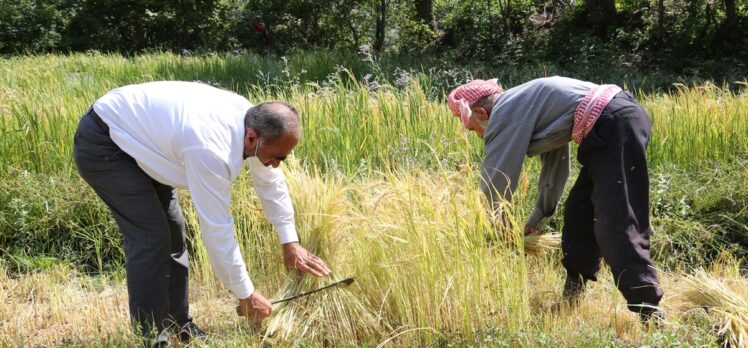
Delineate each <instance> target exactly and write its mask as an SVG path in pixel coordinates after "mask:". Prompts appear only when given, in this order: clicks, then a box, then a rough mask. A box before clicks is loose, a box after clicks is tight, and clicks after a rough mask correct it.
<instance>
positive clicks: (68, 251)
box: [0, 52, 748, 271]
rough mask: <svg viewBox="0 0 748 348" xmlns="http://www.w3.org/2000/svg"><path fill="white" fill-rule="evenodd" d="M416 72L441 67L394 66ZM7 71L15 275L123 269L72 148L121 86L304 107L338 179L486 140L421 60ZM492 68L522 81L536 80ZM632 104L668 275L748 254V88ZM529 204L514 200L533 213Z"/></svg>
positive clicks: (450, 167)
mask: <svg viewBox="0 0 748 348" xmlns="http://www.w3.org/2000/svg"><path fill="white" fill-rule="evenodd" d="M418 63H424V64H428V65H434V66H442V67H447V68H445V69H430V70H423V69H421V70H415V69H403V68H398V65H399V64H404V65H405V66H407V65H408V64H411V66H417V64H418ZM337 64H344V65H345V66H347V67H350V69H343V68H342V67H340V66H337ZM0 70H2V71H6V72H9V73H8V74H6V75H3V76H2V77H0V85H2V86H3V87H2V88H0V134H2V136H1V137H0V178H1V179H2V180H0V206H2V207H3V209H2V210H0V249H2V250H0V251H1V252H2V254H3V255H4V256H3V257H1V258H4V259H6V261H7V262H6V266H7V267H11V268H13V269H14V270H16V269H21V268H22V269H33V268H35V267H37V266H34V265H35V263H34V262H30V263H29V262H26V263H23V262H15V264H19V265H20V264H28V265H31V266H19V267H16V266H8V265H11V264H13V262H14V261H13V260H12V258H13V259H17V260H24V257H25V255H26V256H28V257H31V258H34V257H42V258H47V257H53V258H55V259H60V260H65V261H70V262H72V263H74V264H76V265H79V266H80V267H82V268H84V269H87V270H92V271H100V270H106V269H109V268H116V267H117V266H118V265H119V264H120V263H121V262H122V261H121V260H122V251H121V250H120V246H121V243H120V242H119V239H120V236H119V233H118V232H117V229H116V228H115V227H114V224H113V221H112V220H111V218H110V216H109V213H108V212H107V210H106V208H105V207H104V205H103V204H102V203H101V202H100V200H98V199H97V198H96V196H95V195H94V193H93V192H92V191H91V190H90V189H88V188H87V186H86V185H85V183H83V182H82V181H81V180H80V179H79V178H78V176H77V174H76V173H75V168H74V166H73V164H72V154H71V147H72V142H71V140H70V139H72V134H73V131H74V130H75V127H76V125H77V121H78V119H79V117H80V115H81V113H82V112H83V111H84V110H85V109H86V108H87V107H88V106H89V105H90V104H91V103H92V102H93V101H94V100H95V99H96V98H97V97H99V96H100V95H102V94H103V93H105V92H106V91H107V90H109V89H111V88H114V87H116V86H119V85H123V84H128V83H136V82H143V81H151V80H158V79H182V80H200V81H204V82H209V83H211V84H213V85H217V86H220V87H223V88H227V89H231V90H235V91H237V92H238V93H241V94H243V95H245V96H248V98H249V99H250V100H252V101H256V102H259V101H264V100H273V99H275V100H277V99H280V100H286V101H289V102H290V103H292V104H294V105H297V106H298V107H299V110H300V111H301V115H302V120H303V127H304V129H305V136H304V138H303V139H302V142H301V143H300V144H299V147H298V149H297V150H296V152H295V153H296V156H297V158H298V159H299V161H300V162H301V165H302V167H304V168H314V169H315V170H320V171H322V172H323V173H327V174H331V175H334V174H336V173H342V174H343V175H345V176H349V177H352V178H370V177H377V176H378V175H381V173H382V172H390V171H391V172H397V171H403V170H404V171H411V170H414V171H436V172H439V171H447V172H455V173H457V172H461V171H465V170H467V171H469V170H470V169H469V166H470V165H471V164H475V163H479V161H480V158H481V153H480V151H481V146H480V142H479V141H478V140H477V139H475V138H474V137H466V134H465V133H464V132H463V131H461V130H460V128H459V126H458V125H457V123H456V122H455V119H454V118H453V117H451V116H450V115H449V112H448V111H447V109H446V107H445V106H444V104H443V102H442V101H441V98H442V97H443V93H444V91H445V90H446V88H448V87H450V86H454V85H455V84H457V83H460V82H464V81H466V80H468V79H470V78H471V77H472V75H471V74H472V73H474V72H471V71H469V70H466V69H458V68H449V66H448V65H438V64H437V63H433V62H427V61H424V60H422V61H420V62H409V61H403V60H398V59H396V58H390V57H387V56H384V57H379V58H374V57H372V58H371V59H370V60H362V59H360V58H357V57H356V56H355V55H350V54H340V53H335V52H314V53H309V52H295V53H294V54H293V55H291V56H288V57H285V58H284V59H280V58H276V57H273V56H270V57H263V56H259V55H253V54H242V55H207V56H176V55H173V54H155V55H142V56H138V57H134V58H125V57H122V56H119V55H101V54H87V55H71V56H35V57H27V58H10V59H3V60H0ZM258 71H259V72H262V73H258ZM496 73H504V74H507V75H506V76H507V79H508V80H509V81H512V79H513V80H514V81H519V82H521V81H524V80H526V79H529V78H530V77H531V76H534V75H531V74H528V75H522V74H521V73H520V72H517V71H515V72H509V71H501V72H496ZM481 74H485V75H487V76H490V75H492V74H493V72H491V71H484V72H481ZM534 74H537V73H534ZM515 83H518V82H515ZM505 86H506V87H511V86H512V84H509V83H508V84H506V85H505ZM638 98H639V100H641V101H642V104H643V105H644V107H645V108H646V109H647V111H648V112H649V113H650V115H651V116H652V118H653V121H654V122H653V123H654V131H653V137H652V139H651V142H650V146H649V156H650V157H649V158H650V165H651V168H652V171H651V172H652V175H651V182H652V186H651V187H652V218H653V220H652V221H653V226H654V234H653V253H654V255H655V258H656V260H657V262H658V264H659V265H662V266H663V267H665V268H668V269H670V268H680V267H684V265H698V264H705V263H708V262H709V261H710V260H713V259H714V258H716V257H717V256H718V255H719V254H720V253H722V252H730V253H732V254H734V255H735V256H738V257H746V256H748V255H746V252H745V250H748V241H747V240H746V235H748V233H747V232H748V230H746V226H748V210H747V209H746V207H748V193H747V192H748V191H746V189H745V188H746V187H748V175H747V173H748V170H746V166H748V164H747V163H746V162H745V160H744V159H745V155H746V154H748V142H746V141H745V136H746V134H748V130H746V128H745V127H746V125H748V121H746V117H748V113H746V110H748V107H746V106H745V103H746V101H747V100H746V98H745V92H737V93H733V92H731V91H730V90H729V89H728V88H727V87H715V86H713V85H709V84H707V85H704V86H699V87H693V88H686V87H684V86H681V87H680V89H679V90H678V91H677V92H674V93H660V94H657V93H652V94H640V95H638ZM535 164H537V163H536V162H535V161H529V163H528V165H527V166H525V170H526V172H527V173H528V174H530V177H531V179H529V181H530V182H534V177H533V176H534V175H536V174H537V171H538V167H537V165H535ZM243 183H244V184H242V185H238V186H240V187H244V186H246V182H245V181H243ZM476 184H477V182H476ZM530 194H532V192H531V193H530ZM246 196H252V195H251V194H250V193H246ZM531 203H532V202H531V200H527V201H523V202H522V203H520V205H523V209H526V208H528V206H529V205H530V204H531ZM246 213H247V212H246V211H241V212H239V214H246ZM250 215H252V214H250ZM560 215H561V214H560V212H559V214H558V216H560ZM253 216H254V215H253ZM253 219H256V217H255V218H253ZM237 220H247V221H250V220H251V219H250V218H249V217H247V218H246V219H245V218H243V219H237ZM557 220H559V218H558V217H557V218H556V220H554V222H556V223H555V226H558V225H559V224H558V221H557ZM255 223H257V224H260V223H259V222H255ZM262 226H264V227H262V229H263V231H265V230H266V229H268V228H269V227H268V226H267V224H266V223H265V224H264V225H262ZM250 227H251V228H248V230H254V229H255V227H256V226H255V225H253V226H250ZM253 233H254V232H253ZM252 238H254V235H253V237H252ZM264 238H265V239H267V237H264ZM248 240H249V239H248ZM265 242H266V243H268V245H270V242H269V241H267V240H266V241H265ZM246 247H247V248H248V249H251V248H250V246H249V245H248V246H246ZM6 255H14V256H6ZM45 260H46V259H45Z"/></svg>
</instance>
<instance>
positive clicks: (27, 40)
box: [0, 0, 70, 52]
mask: <svg viewBox="0 0 748 348" xmlns="http://www.w3.org/2000/svg"><path fill="white" fill-rule="evenodd" d="M66 2H67V1H65V0H18V1H0V52H26V51H30V52H46V51H50V50H53V49H57V48H59V47H60V44H61V42H62V39H63V30H64V29H65V27H66V25H67V24H68V21H69V19H68V18H69V16H70V9H69V7H67V6H66Z"/></svg>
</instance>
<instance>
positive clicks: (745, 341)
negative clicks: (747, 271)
mask: <svg viewBox="0 0 748 348" xmlns="http://www.w3.org/2000/svg"><path fill="white" fill-rule="evenodd" d="M738 282H739V283H740V284H736V285H735V286H730V285H729V284H728V283H727V282H725V281H724V280H722V279H718V278H715V277H712V276H710V275H709V274H707V273H706V272H705V271H703V270H699V271H697V272H696V273H694V274H693V275H689V276H687V277H686V278H685V279H684V281H683V292H682V295H683V297H684V298H685V300H686V301H687V302H689V303H691V304H693V305H695V306H696V307H697V308H694V309H698V308H704V309H706V310H707V313H708V314H709V316H710V317H711V318H713V320H714V321H715V330H716V331H717V335H718V336H719V337H720V338H721V339H723V340H724V342H725V346H726V347H748V297H746V296H747V295H748V293H746V292H745V290H746V289H748V284H746V282H745V281H744V280H740V281H738Z"/></svg>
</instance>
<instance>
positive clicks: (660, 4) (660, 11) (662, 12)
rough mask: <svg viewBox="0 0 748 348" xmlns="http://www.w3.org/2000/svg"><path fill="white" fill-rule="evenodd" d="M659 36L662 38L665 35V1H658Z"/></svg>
mask: <svg viewBox="0 0 748 348" xmlns="http://www.w3.org/2000/svg"><path fill="white" fill-rule="evenodd" d="M657 34H658V36H659V37H660V38H662V37H663V36H664V35H665V0H657Z"/></svg>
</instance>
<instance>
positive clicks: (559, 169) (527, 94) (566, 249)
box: [447, 76, 664, 321]
mask: <svg viewBox="0 0 748 348" xmlns="http://www.w3.org/2000/svg"><path fill="white" fill-rule="evenodd" d="M447 102H448V106H449V109H450V110H451V111H452V114H454V116H457V117H459V118H460V119H461V121H462V124H463V126H464V127H465V128H467V129H468V130H470V131H474V132H475V133H476V134H477V135H478V137H480V138H482V139H483V141H484V143H485V159H484V162H483V167H482V169H481V178H482V189H483V192H484V193H485V195H486V197H487V198H488V201H489V202H490V203H491V206H492V208H493V210H494V211H497V212H498V210H499V209H500V204H501V203H503V202H511V199H512V192H513V191H514V190H515V189H516V187H517V180H518V178H519V176H520V171H521V169H522V163H523V161H524V157H525V154H527V155H528V156H536V155H537V156H539V157H540V160H541V162H542V169H541V172H540V178H539V182H538V198H537V202H536V205H535V208H534V209H533V212H532V213H531V214H530V217H529V219H528V221H527V223H526V225H525V229H524V230H525V234H526V235H529V234H535V233H539V231H540V227H541V226H542V222H543V221H545V220H546V219H547V218H548V217H550V216H551V215H553V214H554V213H555V211H556V206H557V204H558V201H559V200H560V198H561V195H562V193H563V190H564V185H565V183H566V181H567V179H568V177H569V164H570V162H569V142H570V141H571V140H574V142H576V143H577V144H579V149H578V151H577V160H578V161H579V163H580V164H581V168H580V172H579V177H578V178H577V180H576V182H575V184H574V186H573V187H572V189H571V191H570V193H569V197H568V198H567V200H566V203H565V206H564V227H563V231H562V237H561V238H562V243H561V244H562V251H563V265H564V267H565V268H566V271H567V278H566V282H565V284H564V291H563V295H564V300H565V301H568V303H569V304H570V305H572V306H574V305H576V304H577V303H578V302H579V301H580V299H581V297H582V295H583V293H584V289H585V282H586V281H587V280H593V281H594V280H596V275H597V273H598V271H599V269H600V260H601V259H605V261H606V263H607V264H608V265H609V266H610V268H611V271H612V273H613V279H615V281H616V285H617V286H618V289H619V290H620V291H621V293H622V294H623V296H624V297H625V298H626V300H627V303H628V308H629V309H630V310H631V311H634V312H637V313H639V314H640V317H641V319H642V320H643V321H648V320H649V319H650V318H652V317H655V318H657V319H658V320H659V319H662V318H663V317H664V314H663V312H662V311H661V310H660V309H659V308H658V307H657V306H658V304H659V302H660V299H661V298H662V295H663V291H662V288H661V287H660V282H659V280H658V278H657V272H656V270H655V268H654V264H653V263H652V260H651V258H650V252H649V235H650V224H649V175H648V170H647V160H646V147H647V142H648V140H649V136H650V134H651V129H652V124H651V121H650V119H649V116H648V115H647V113H646V111H644V109H643V108H642V107H641V106H640V105H639V104H638V103H637V102H636V101H635V100H634V98H633V97H632V96H631V94H629V93H628V92H624V91H622V90H621V88H620V87H618V86H615V85H597V84H594V83H591V82H585V81H580V80H575V79H570V78H565V77H558V76H554V77H549V78H541V79H536V80H532V81H529V82H527V83H524V84H522V85H519V86H517V87H514V88H511V89H508V90H506V91H503V90H502V88H501V87H500V86H499V85H498V84H497V82H496V80H473V81H471V82H469V83H467V84H464V85H462V86H459V87H457V88H455V89H454V90H453V91H452V92H451V93H450V94H449V96H448V100H447Z"/></svg>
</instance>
